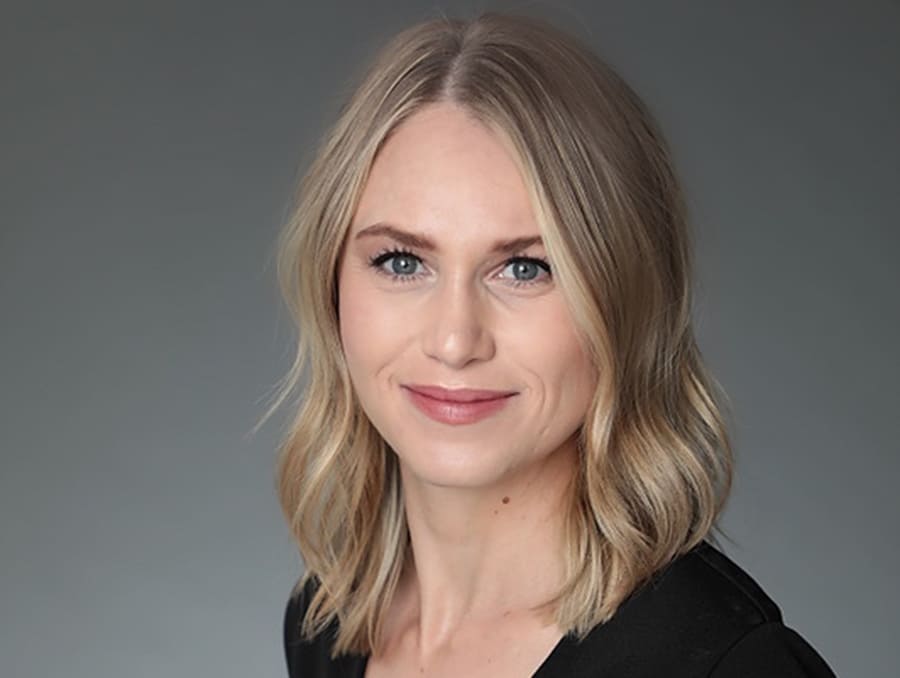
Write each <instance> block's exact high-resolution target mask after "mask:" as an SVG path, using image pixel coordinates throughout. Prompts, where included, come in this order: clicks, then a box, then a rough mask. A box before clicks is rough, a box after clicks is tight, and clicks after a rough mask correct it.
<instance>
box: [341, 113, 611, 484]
mask: <svg viewBox="0 0 900 678" xmlns="http://www.w3.org/2000/svg"><path fill="white" fill-rule="evenodd" d="M546 256H547V255H546V251H545V250H544V247H543V245H542V244H541V239H540V234H539V231H538V225H537V222H536V219H535V216H534V214H533V212H532V208H531V203H530V201H529V198H528V193H527V191H526V187H525V183H524V181H523V179H522V177H521V175H520V174H519V171H518V168H517V166H516V163H515V161H514V159H513V156H512V155H511V153H510V151H509V150H508V148H507V146H506V145H505V144H504V143H503V142H502V141H501V140H500V138H499V137H498V136H496V135H495V134H493V133H492V132H491V131H489V130H488V129H487V128H486V127H484V126H483V125H481V124H480V123H478V122H477V121H475V120H473V119H472V118H471V117H469V116H468V114H467V113H466V112H465V111H464V110H463V109H461V108H459V107H457V106H456V105H453V104H447V103H441V104H433V105H431V106H428V107H426V108H423V109H422V110H420V111H419V112H417V113H416V114H415V115H413V116H412V117H411V118H409V119H408V120H407V121H405V122H404V123H403V124H402V125H401V126H399V127H398V128H397V129H396V130H395V132H394V134H393V135H392V136H391V137H390V138H389V140H388V141H387V142H386V143H385V145H384V146H383V148H382V150H381V151H380V153H379V155H378V157H377V158H376V160H375V163H374V165H373V167H372V170H371V173H370V175H369V178H368V182H367V184H366V185H365V187H364V191H363V194H362V196H361V201H360V204H359V208H358V210H357V212H356V215H355V217H354V219H353V223H352V225H351V228H350V231H349V234H348V236H347V241H346V245H345V248H344V254H343V258H342V260H341V267H340V274H339V281H338V285H339V297H340V305H339V313H340V331H341V340H342V343H343V348H344V352H345V355H346V361H347V365H348V368H349V371H350V377H351V380H352V382H353V386H354V389H355V390H356V393H357V395H358V397H359V400H360V402H361V404H362V407H363V409H364V410H365V412H366V414H367V415H368V417H369V419H370V420H371V421H372V423H373V425H374V426H375V427H376V428H377V429H378V431H379V432H380V433H381V435H382V436H383V437H384V439H385V440H386V441H387V442H388V444H389V445H390V446H391V448H392V449H393V450H394V451H395V452H396V453H397V455H398V457H399V459H400V463H401V465H402V466H403V467H404V471H405V474H406V476H407V477H409V476H410V474H411V476H412V477H415V478H417V479H419V480H420V481H422V482H424V483H431V484H435V485H440V486H454V487H469V488H475V487H490V486H497V485H499V484H501V483H503V482H504V481H508V480H511V479H513V478H514V477H515V476H516V475H517V474H522V473H523V472H525V473H526V475H527V470H528V469H532V470H533V469H535V468H539V467H540V466H541V464H542V463H543V462H546V461H548V460H549V458H550V457H551V456H552V455H554V454H562V452H561V451H562V450H568V451H569V452H571V450H572V449H573V448H574V438H573V436H574V434H575V433H576V432H577V430H578V428H579V426H580V425H581V423H582V422H583V420H584V415H585V411H586V409H587V406H588V404H589V402H590V399H591V397H592V394H593V392H594V388H595V384H596V381H595V379H596V377H595V374H594V370H593V369H592V367H591V365H590V363H589V361H588V359H587V357H586V354H585V352H584V351H583V349H582V346H581V345H580V343H579V341H578V339H577V337H576V333H575V328H574V325H573V322H572V319H571V317H570V315H569V311H568V308H567V306H566V304H565V302H564V299H563V295H562V291H561V290H560V288H559V287H558V286H557V285H556V284H555V282H554V280H553V277H552V275H551V274H550V272H549V264H548V263H547V261H546ZM441 389H446V390H447V391H450V392H449V393H448V392H444V391H441ZM459 389H477V390H479V391H483V390H487V391H492V392H493V393H487V394H485V393H467V392H465V391H459ZM454 390H456V391H457V392H456V393H453V391H454ZM473 398H476V399H478V400H480V401H481V402H469V403H460V402H453V401H454V400H456V401H458V400H472V399H473Z"/></svg>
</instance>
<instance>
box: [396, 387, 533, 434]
mask: <svg viewBox="0 0 900 678" xmlns="http://www.w3.org/2000/svg"><path fill="white" fill-rule="evenodd" d="M403 390H404V391H406V393H407V395H408V396H409V399H410V400H411V401H412V403H413V404H414V405H415V406H416V407H418V408H419V410H421V411H422V412H423V413H424V414H426V415H427V416H428V417H430V418H431V419H434V420H435V421H439V422H441V423H444V424H453V425H458V424H473V423H475V422H476V421H480V420H481V419H484V418H486V417H489V416H491V415H492V414H494V413H496V412H498V411H499V410H501V409H502V408H503V407H504V406H505V405H506V403H507V402H509V399H510V398H511V397H512V396H514V395H516V392H515V391H489V390H484V389H470V388H461V389H446V388H442V387H440V386H421V385H419V384H409V385H404V386H403Z"/></svg>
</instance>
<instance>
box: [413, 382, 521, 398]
mask: <svg viewBox="0 0 900 678" xmlns="http://www.w3.org/2000/svg"><path fill="white" fill-rule="evenodd" d="M404 386H405V387H406V388H408V389H410V390H411V391H415V392H416V393H421V394H422V395H425V396H428V397H429V398H435V399H437V400H446V401H448V402H452V403H472V402H476V401H479V400H496V399H497V398H505V397H507V396H511V395H515V394H516V391H492V390H488V389H481V388H444V387H443V386H424V385H421V384H405V385H404Z"/></svg>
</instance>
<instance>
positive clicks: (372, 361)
mask: <svg viewBox="0 0 900 678" xmlns="http://www.w3.org/2000/svg"><path fill="white" fill-rule="evenodd" d="M365 273H366V272H365V271H356V270H350V271H347V272H345V273H343V274H342V275H341V277H340V279H339V288H338V289H339V303H338V310H339V317H340V336H341V345H342V347H343V349H344V355H345V357H346V361H347V366H348V368H349V369H350V376H351V378H352V379H353V381H354V383H355V384H356V385H357V387H358V388H365V383H364V382H365V380H366V379H367V378H370V377H372V376H374V375H375V374H376V373H377V371H378V370H379V369H380V368H381V367H382V366H383V365H385V364H386V363H387V362H389V361H390V360H391V357H392V356H393V355H394V354H395V353H396V348H397V345H398V341H399V339H400V332H398V328H402V327H403V325H402V323H401V320H402V315H403V314H402V309H400V308H398V307H397V306H396V304H392V303H390V299H389V295H386V294H384V292H383V291H380V290H379V289H378V288H377V287H376V286H374V285H372V284H371V283H370V282H368V281H366V280H364V279H363V276H364V275H365Z"/></svg>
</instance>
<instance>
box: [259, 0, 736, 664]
mask: <svg viewBox="0 0 900 678" xmlns="http://www.w3.org/2000/svg"><path fill="white" fill-rule="evenodd" d="M442 101H449V102H454V103H456V104H459V105H461V106H463V107H465V109H466V110H467V111H468V112H469V113H471V115H473V116H474V117H475V118H476V119H477V120H479V121H480V122H482V123H483V124H485V125H487V126H488V127H489V128H490V129H492V130H493V131H495V132H496V133H497V134H499V135H504V137H505V138H506V139H507V140H509V141H510V142H511V143H512V146H513V148H514V149H515V151H516V152H517V155H518V157H517V161H518V163H519V165H520V168H521V171H522V174H523V176H524V178H525V181H526V184H527V186H528V188H529V191H530V197H531V200H532V204H533V208H534V211H535V215H536V217H537V220H538V224H539V228H540V231H541V235H542V236H543V238H544V242H545V244H546V247H547V251H548V254H549V256H550V260H551V262H552V265H553V270H554V276H555V278H556V280H557V281H558V283H559V285H560V286H561V289H562V291H563V294H564V296H565V298H566V301H567V303H568V304H569V306H570V308H571V312H572V316H573V318H574V322H575V324H576V327H577V330H578V332H579V333H580V335H581V337H582V339H583V341H584V344H585V346H586V347H587V348H588V350H589V355H590V356H591V359H592V361H593V364H594V365H595V367H596V369H597V373H598V375H599V382H598V387H597V391H596V393H595V395H594V397H593V400H592V403H591V405H590V407H589V409H588V411H587V413H586V417H585V421H584V424H583V426H582V427H581V428H580V429H579V432H578V446H579V450H580V457H579V459H580V469H579V472H578V473H577V478H576V482H575V484H574V489H573V492H572V496H571V502H570V506H569V510H568V513H567V518H566V534H565V538H566V543H567V547H566V551H565V553H564V558H565V563H566V570H565V572H566V579H565V584H564V586H563V587H562V589H561V590H560V592H559V595H558V597H556V598H555V599H554V600H553V601H551V603H553V605H552V609H553V610H554V614H555V616H556V621H557V623H558V624H559V626H560V627H561V628H562V629H564V630H565V631H566V632H567V633H571V634H575V635H578V636H584V635H585V634H586V633H587V632H588V631H589V630H590V629H591V628H592V627H594V626H595V625H596V624H598V623H601V622H603V621H606V620H607V619H609V618H610V617H611V616H612V615H613V614H614V612H615V611H616V609H617V608H618V606H619V605H620V604H621V603H622V602H623V601H624V600H625V599H626V598H627V597H628V596H629V595H630V594H631V593H632V592H633V591H634V590H635V589H636V588H637V587H638V586H640V585H641V584H642V583H643V582H644V581H646V580H647V579H648V578H649V577H650V576H651V575H652V574H653V573H655V572H657V571H658V570H659V569H661V568H662V567H663V566H665V565H666V564H668V563H669V562H670V561H671V560H672V559H673V558H675V557H676V556H677V555H679V554H681V553H683V552H685V551H687V550H689V549H690V548H692V547H693V546H695V545H696V544H698V543H699V542H700V541H701V540H703V539H704V538H705V537H706V536H707V535H708V533H709V532H710V531H711V529H712V528H713V527H714V526H715V523H716V519H717V517H718V515H719V513H720V512H721V510H722V507H723V504H724V501H725V498H726V496H727V494H728V490H729V487H730V483H731V467H732V460H731V445H730V443H729V439H728V434H727V431H726V427H725V423H724V417H723V414H722V413H723V412H724V411H725V410H724V409H720V404H721V403H722V402H724V394H723V393H722V391H721V389H720V388H719V387H718V385H717V384H716V382H715V381H714V379H713V378H712V377H711V376H710V375H709V374H708V373H707V371H706V370H705V368H704V366H703V363H702V361H701V356H700V352H699V350H698V347H697V345H696V342H695V339H694V335H693V332H692V327H691V274H690V270H691V262H690V247H689V234H688V229H687V219H686V208H685V203H684V200H683V196H682V192H681V189H680V187H679V184H678V182H677V180H676V177H675V174H674V171H673V166H672V161H671V158H670V154H669V151H668V150H667V148H666V145H665V142H664V141H663V139H662V137H661V134H660V132H659V130H658V129H657V126H656V124H655V122H654V121H653V120H652V118H651V116H650V114H649V113H648V111H647V110H646V108H645V106H644V104H643V103H642V102H641V100H640V99H639V98H638V96H637V95H636V94H635V92H634V91H633V90H632V89H631V88H630V87H629V86H628V85H627V84H626V83H625V82H624V81H623V80H622V79H621V78H620V77H619V76H618V75H617V74H616V73H615V72H614V71H613V70H612V69H611V68H610V67H609V66H608V65H607V64H605V63H603V62H602V61H601V60H599V59H598V58H597V57H596V56H595V55H594V54H592V53H591V52H590V51H589V50H588V49H586V48H585V47H583V46H581V45H580V44H578V43H577V42H576V40H574V39H573V37H572V36H570V35H567V34H566V33H564V32H562V31H560V30H558V29H556V28H554V27H552V26H550V25H548V24H546V23H544V22H541V21H539V20H536V19H532V18H525V17H514V16H508V15H501V14H495V13H489V14H483V15H481V16H480V17H478V18H476V19H474V20H471V21H460V20H451V19H446V18H441V19H436V20H431V21H427V22H424V23H421V24H418V25H416V26H413V27H412V28H409V29H407V30H405V31H403V32H402V33H400V34H399V35H397V36H396V37H395V38H394V39H393V40H392V41H391V42H390V43H389V44H388V45H387V46H386V47H385V48H384V49H383V50H382V51H381V52H380V53H379V54H378V55H377V57H376V59H375V61H374V63H373V64H372V66H371V67H370V69H369V70H368V72H367V73H366V74H365V76H364V78H363V80H362V82H361V84H359V86H358V88H357V89H356V90H355V92H354V93H353V94H352V96H351V97H350V99H349V100H348V102H347V103H346V104H345V105H344V107H343V109H342V111H341V113H340V115H339V117H338V120H337V123H336V124H335V125H334V127H333V128H332V129H331V130H330V132H329V133H328V134H327V136H326V137H325V139H324V142H323V143H322V145H321V146H320V148H319V150H318V153H317V155H316V157H315V159H314V160H313V162H312V164H311V166H310V167H309V169H308V171H307V172H306V174H305V175H304V176H303V178H302V180H301V181H300V184H299V187H298V191H297V196H296V206H295V208H294V210H293V214H292V216H291V218H290V219H289V220H288V222H287V223H286V224H285V227H284V229H283V231H282V234H281V237H280V239H279V243H278V248H279V249H278V275H279V281H280V284H281V287H282V292H283V295H284V297H285V300H286V303H287V305H288V307H289V308H290V310H291V312H292V315H293V316H294V319H295V321H296V323H297V325H298V327H299V342H298V351H297V354H296V359H295V361H294V363H293V365H292V367H291V369H290V371H289V372H288V373H287V375H286V376H285V378H284V379H283V380H282V382H281V385H280V389H279V393H278V397H277V398H276V400H275V402H274V404H273V406H272V408H271V409H270V410H269V413H271V411H272V410H274V409H275V408H277V407H278V406H279V405H280V404H281V403H282V402H283V401H284V400H285V398H287V397H289V396H290V395H292V394H297V395H298V396H299V397H298V398H297V410H296V416H295V417H294V418H293V420H292V422H291V423H290V425H289V426H288V428H287V431H286V435H285V436H284V438H283V440H282V443H281V446H280V456H279V462H278V471H277V477H278V491H279V495H280V501H281V505H282V508H283V510H284V514H285V516H286V518H287V521H288V524H289V525H290V529H291V532H292V534H293V536H294V537H295V538H296V541H297V543H298V545H299V550H300V554H301V556H302V558H303V560H304V563H305V566H306V574H305V577H304V578H303V579H302V581H301V582H300V585H303V584H304V583H305V582H306V581H307V580H308V579H309V578H310V577H314V578H315V579H316V580H317V583H318V588H317V593H316V595H315V596H314V598H313V600H312V601H311V604H310V605H309V608H308V611H307V614H306V616H305V619H304V622H303V626H302V628H303V633H305V634H307V635H312V634H315V633H318V632H321V631H322V630H323V629H325V628H326V627H327V626H328V625H329V624H332V623H335V622H336V623H337V624H338V633H337V635H336V638H335V642H334V645H333V648H332V650H333V654H334V655H338V654H342V653H347V652H352V653H359V654H368V653H373V652H377V651H378V650H379V648H380V643H381V640H382V629H383V627H384V620H385V612H386V610H387V609H388V606H389V603H390V601H391V598H392V596H393V594H394V591H395V589H396V585H397V582H398V577H399V574H400V571H401V569H402V566H403V564H404V562H405V560H406V558H407V557H408V556H409V548H410V546H409V535H408V530H407V525H406V519H405V515H404V510H403V504H402V488H401V486H400V480H399V473H398V465H397V461H396V457H395V455H394V453H393V451H392V450H391V449H390V448H389V447H388V446H387V444H386V443H385V441H384V440H383V439H382V438H381V436H380V435H379V433H378V432H377V430H375V428H374V427H373V425H372V424H371V422H370V421H369V420H368V419H367V417H366V415H365V413H364V412H363V411H362V409H361V407H360V404H359V402H358V400H357V399H356V397H355V395H354V392H353V389H352V386H351V382H350V379H349V376H348V371H347V366H346V364H345V362H344V358H343V353H342V349H341V342H340V338H339V325H338V323H339V318H338V310H337V309H338V306H337V293H338V292H337V283H336V272H337V269H338V265H339V261H340V258H341V255H342V248H343V242H344V238H345V235H346V233H347V231H348V228H349V225H350V223H351V220H352V217H353V214H354V211H355V209H356V205H357V201H358V199H359V197H360V194H361V191H362V188H363V186H364V184H365V181H366V178H367V175H368V172H369V170H370V168H371V166H372V163H373V160H374V158H375V156H376V154H377V153H378V150H379V148H380V147H381V146H382V145H383V144H384V143H385V140H386V139H387V138H388V137H389V135H390V134H391V132H392V131H393V130H394V129H396V128H397V126H398V125H399V124H400V123H402V122H403V121H404V120H405V119H407V118H408V117H409V116H411V115H413V114H414V113H415V112H416V111H417V110H419V109H421V108H422V107H423V106H425V105H428V104H431V103H435V102H442Z"/></svg>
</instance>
